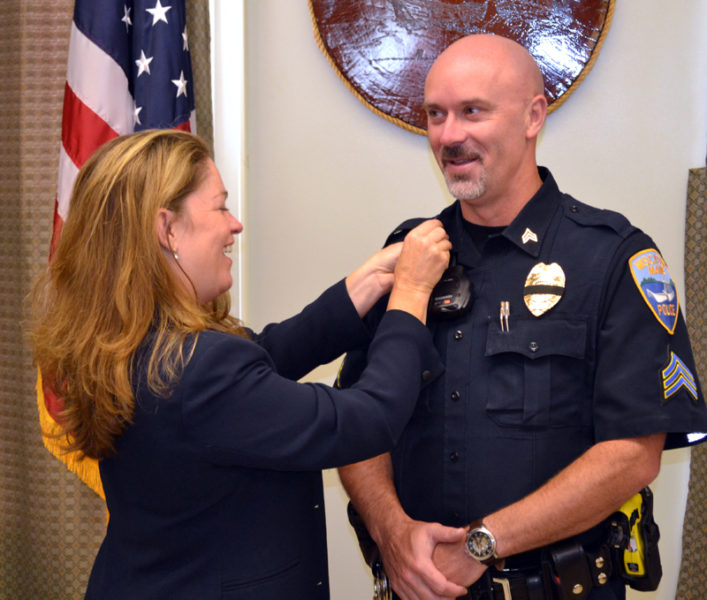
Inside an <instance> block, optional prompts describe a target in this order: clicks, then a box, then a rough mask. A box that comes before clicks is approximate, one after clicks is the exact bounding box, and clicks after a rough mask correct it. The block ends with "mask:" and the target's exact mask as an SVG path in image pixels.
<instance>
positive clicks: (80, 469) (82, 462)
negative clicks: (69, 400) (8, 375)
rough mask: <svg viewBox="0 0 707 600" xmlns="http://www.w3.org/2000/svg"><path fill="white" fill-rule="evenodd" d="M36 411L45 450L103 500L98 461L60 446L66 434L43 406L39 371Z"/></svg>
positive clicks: (104, 497) (42, 390)
mask: <svg viewBox="0 0 707 600" xmlns="http://www.w3.org/2000/svg"><path fill="white" fill-rule="evenodd" d="M37 409H38V410H39V426H40V428H41V430H42V441H43V442H44V446H45V448H46V449H47V450H49V453H50V454H52V455H53V456H54V457H55V458H56V459H57V460H59V461H61V462H63V463H64V465H66V468H67V469H69V471H71V472H72V473H75V474H76V476H77V477H78V478H79V479H80V480H81V481H83V483H85V484H86V485H87V486H88V487H89V488H90V489H91V490H93V491H94V492H95V493H96V494H98V495H99V496H100V497H101V498H102V499H103V500H105V499H106V495H105V493H104V491H103V483H102V482H101V473H100V471H99V469H98V461H97V460H96V459H94V458H85V457H83V458H82V457H81V456H80V453H79V452H67V451H66V448H65V447H64V445H63V444H62V440H63V439H65V438H66V435H67V434H66V433H65V432H64V430H63V429H62V428H61V426H60V425H59V424H58V423H57V422H56V421H55V420H54V419H52V417H51V415H50V414H49V412H47V407H46V405H45V404H44V389H43V388H42V373H41V372H40V370H39V369H37Z"/></svg>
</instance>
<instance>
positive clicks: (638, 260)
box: [628, 248, 680, 335]
mask: <svg viewBox="0 0 707 600" xmlns="http://www.w3.org/2000/svg"><path fill="white" fill-rule="evenodd" d="M628 264H629V267H630V268H631V275H633V280H634V281H635V282H636V286H637V287H638V291H639V292H640V293H641V296H643V299H644V300H645V301H646V304H647V305H648V308H650V309H651V311H652V312H653V314H654V315H655V318H656V319H658V322H659V323H660V324H661V325H662V326H663V327H665V329H666V330H667V331H668V333H670V334H671V335H672V333H673V332H674V331H675V326H676V325H677V322H678V312H679V310H680V307H679V304H678V292H677V289H676V288H675V282H674V281H673V277H672V275H670V271H668V265H667V264H666V263H665V261H664V260H663V257H662V256H661V255H660V252H658V251H657V250H655V249H654V248H650V249H648V250H642V251H641V252H638V253H637V254H634V255H633V256H632V257H631V258H629V259H628Z"/></svg>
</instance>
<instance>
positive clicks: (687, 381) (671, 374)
mask: <svg viewBox="0 0 707 600" xmlns="http://www.w3.org/2000/svg"><path fill="white" fill-rule="evenodd" d="M662 375H663V397H664V398H665V400H666V402H667V400H668V398H670V396H672V395H673V394H675V393H676V392H677V391H678V390H679V389H680V388H683V387H684V388H685V389H686V390H687V391H688V392H689V393H690V395H691V396H692V397H693V398H694V399H695V400H697V383H696V381H695V376H694V375H693V374H692V372H691V371H690V369H688V368H687V366H685V363H684V362H682V360H680V359H679V358H678V356H677V355H676V354H675V352H671V353H670V362H669V363H668V366H667V367H665V368H664V369H663V371H662Z"/></svg>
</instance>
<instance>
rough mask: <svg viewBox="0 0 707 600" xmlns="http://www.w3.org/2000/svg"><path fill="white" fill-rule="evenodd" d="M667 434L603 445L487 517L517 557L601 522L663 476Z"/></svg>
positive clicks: (503, 551) (500, 550)
mask: <svg viewBox="0 0 707 600" xmlns="http://www.w3.org/2000/svg"><path fill="white" fill-rule="evenodd" d="M664 443H665V434H655V435H649V436H643V437H638V438H631V439H625V440H612V441H607V442H601V443H598V444H596V445H594V446H592V447H591V448H590V449H589V450H587V451H586V452H585V453H584V454H583V455H582V456H580V457H579V458H578V459H577V460H575V461H574V462H572V463H571V464H570V465H568V466H567V467H566V468H565V469H563V470H562V471H560V473H558V474H557V475H556V476H555V477H554V478H553V479H551V480H550V481H549V482H548V483H546V484H545V485H544V486H542V487H541V488H539V489H538V490H537V491H535V492H533V493H532V494H530V495H528V496H527V497H525V498H523V499H522V500H520V501H519V502H516V503H514V504H511V505H510V506H507V507H506V508H503V509H501V510H499V511H497V512H495V513H492V514H490V515H488V516H487V517H485V518H484V524H485V525H486V526H487V527H488V528H489V529H490V530H491V532H492V533H493V534H494V535H495V536H496V538H497V539H496V541H497V554H498V555H499V556H501V557H506V556H511V555H513V554H518V553H519V552H524V551H526V550H531V549H533V548H538V547H540V546H544V545H547V544H551V543H553V542H556V541H558V540H560V539H564V538H566V537H570V536H572V535H576V534H578V533H581V532H583V531H586V530H587V529H590V528H591V527H593V526H595V525H597V524H598V523H600V522H601V521H602V520H603V519H605V518H606V517H607V516H609V515H610V514H611V513H613V512H614V511H616V510H618V508H619V507H620V506H621V505H622V504H623V503H624V502H626V500H628V499H629V498H630V497H631V496H633V495H634V494H636V493H637V492H638V491H640V490H641V489H642V488H643V487H645V486H646V485H648V484H649V483H650V482H651V481H653V479H655V477H656V476H657V475H658V471H659V469H660V456H661V452H662V450H663V445H664Z"/></svg>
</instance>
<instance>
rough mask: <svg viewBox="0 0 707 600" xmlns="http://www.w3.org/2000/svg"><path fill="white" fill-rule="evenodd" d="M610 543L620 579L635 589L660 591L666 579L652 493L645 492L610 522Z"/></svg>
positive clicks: (629, 502) (648, 489) (630, 501)
mask: <svg viewBox="0 0 707 600" xmlns="http://www.w3.org/2000/svg"><path fill="white" fill-rule="evenodd" d="M606 522H607V526H608V540H609V544H610V545H611V547H612V553H613V559H614V565H615V566H616V569H617V571H618V575H620V576H621V578H622V579H623V580H624V581H625V582H626V583H627V584H628V585H629V586H630V587H632V588H633V589H635V590H639V591H642V592H648V591H653V590H655V589H657V587H658V584H659V583H660V580H661V577H662V576H663V568H662V565H661V562H660V552H659V550H658V540H659V539H660V530H659V529H658V525H657V524H656V522H655V520H654V519H653V493H652V492H651V490H650V488H647V487H646V488H643V490H641V491H640V492H639V493H638V494H636V495H635V496H634V497H633V498H631V499H630V500H629V501H628V502H626V503H625V504H624V505H623V506H622V507H621V509H620V510H618V511H616V512H615V513H614V514H613V515H611V516H610V517H609V518H608V519H607V521H606Z"/></svg>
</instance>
